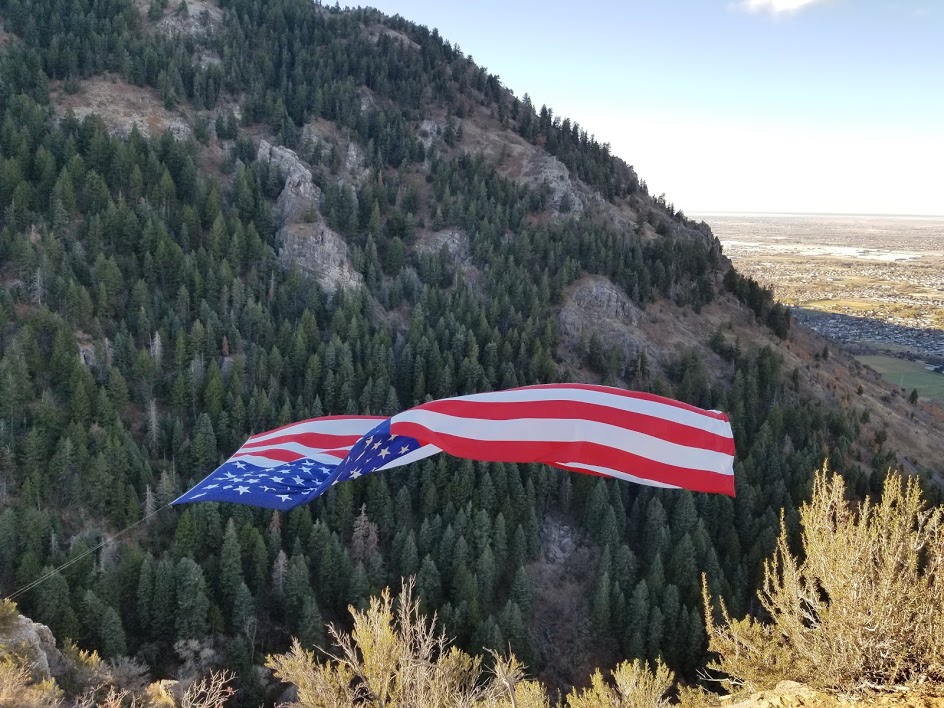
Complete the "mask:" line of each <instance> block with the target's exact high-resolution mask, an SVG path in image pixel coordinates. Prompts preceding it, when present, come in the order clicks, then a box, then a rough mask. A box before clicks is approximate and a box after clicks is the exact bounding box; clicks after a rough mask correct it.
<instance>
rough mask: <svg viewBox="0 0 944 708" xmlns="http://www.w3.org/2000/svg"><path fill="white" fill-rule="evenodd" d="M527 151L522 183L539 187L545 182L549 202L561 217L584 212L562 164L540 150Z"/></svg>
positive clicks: (566, 170)
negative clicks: (549, 190) (548, 192)
mask: <svg viewBox="0 0 944 708" xmlns="http://www.w3.org/2000/svg"><path fill="white" fill-rule="evenodd" d="M528 147H530V148H532V149H531V150H529V151H527V153H526V159H525V162H524V165H523V167H522V170H521V179H522V181H523V182H526V183H528V184H531V185H534V186H540V185H541V184H543V183H544V182H547V184H548V186H549V187H550V188H551V195H550V201H551V206H552V207H553V208H554V210H555V212H556V213H557V214H559V215H561V216H564V217H566V216H575V217H579V216H580V215H581V214H582V213H583V210H584V202H583V198H582V195H581V194H580V192H579V191H578V189H577V186H576V185H575V184H574V182H573V181H572V180H571V179H570V170H568V169H567V167H566V166H565V165H564V163H563V162H561V161H560V160H558V159H557V158H556V157H554V156H553V155H549V154H548V153H546V152H544V150H542V149H540V148H535V147H534V146H532V145H529V146H528Z"/></svg>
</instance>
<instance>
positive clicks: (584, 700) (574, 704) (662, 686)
mask: <svg viewBox="0 0 944 708" xmlns="http://www.w3.org/2000/svg"><path fill="white" fill-rule="evenodd" d="M673 678H674V676H673V674H672V672H671V671H670V670H669V669H668V668H667V667H666V666H665V664H663V663H662V662H661V661H656V665H655V669H650V667H649V664H648V663H643V662H641V661H640V660H639V659H636V660H635V661H634V662H633V663H632V664H630V663H629V662H628V661H624V662H623V663H621V664H620V665H619V666H617V667H616V668H615V669H613V683H614V684H615V686H609V685H607V684H606V683H604V681H603V674H601V673H600V670H599V669H597V670H596V672H595V673H594V674H593V677H592V678H591V680H590V688H587V689H584V690H583V691H580V690H579V689H574V690H573V691H572V692H571V693H570V695H568V696H567V708H662V707H663V706H667V705H669V701H668V700H667V699H666V698H665V694H666V693H667V692H668V691H669V689H670V688H672V682H673Z"/></svg>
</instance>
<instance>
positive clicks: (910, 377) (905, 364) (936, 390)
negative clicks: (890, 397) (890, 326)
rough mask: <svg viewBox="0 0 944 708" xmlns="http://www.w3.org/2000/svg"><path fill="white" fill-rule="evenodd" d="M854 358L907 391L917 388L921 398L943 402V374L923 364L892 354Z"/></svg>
mask: <svg viewBox="0 0 944 708" xmlns="http://www.w3.org/2000/svg"><path fill="white" fill-rule="evenodd" d="M856 359H858V360H859V361H861V362H862V363H863V364H866V365H867V366H871V367H872V368H873V369H875V370H876V371H877V372H878V373H880V374H881V375H882V376H883V377H884V378H885V380H886V381H889V382H891V383H893V384H895V385H896V386H901V387H902V388H903V389H905V390H906V391H907V392H908V393H911V389H913V388H915V389H917V390H918V396H920V397H921V398H930V399H933V400H935V401H938V402H939V403H944V374H936V373H934V372H932V371H928V370H927V369H925V368H924V364H918V363H916V362H913V361H905V360H904V359H897V358H895V357H893V356H867V355H862V356H857V357H856Z"/></svg>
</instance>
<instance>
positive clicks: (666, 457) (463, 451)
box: [172, 384, 734, 510]
mask: <svg viewBox="0 0 944 708" xmlns="http://www.w3.org/2000/svg"><path fill="white" fill-rule="evenodd" d="M438 452H447V453H449V454H451V455H454V456H456V457H461V458H465V459H469V460H478V461H483V462H517V463H525V462H539V463H544V464H547V465H551V466H553V467H559V468H561V469H565V470H570V471H573V472H582V473H584V474H592V475H599V476H604V477H613V478H616V479H622V480H626V481H629V482H636V483H638V484H647V485H651V486H656V487H667V488H674V489H689V490H692V491H696V492H714V493H718V494H727V495H729V496H734V467H733V465H734V437H733V435H732V433H731V425H730V423H729V422H728V418H727V416H726V415H725V414H724V413H721V412H719V411H706V410H703V409H701V408H696V407H695V406H691V405H688V404H686V403H681V402H679V401H673V400H671V399H668V398H663V397H661V396H655V395H653V394H649V393H640V392H635V391H624V390H622V389H618V388H611V387H608V386H594V385H590V384H547V385H541V386H525V387H522V388H513V389H508V390H506V391H491V392H488V393H476V394H472V395H469V396H458V397H456V398H444V399H440V400H438V401H430V402H428V403H424V404H422V405H419V406H416V407H415V408H410V409H409V410H407V411H404V412H402V413H398V414H397V415H395V416H393V417H391V418H382V417H375V416H328V417H325V418H315V419H312V420H306V421H302V422H300V423H294V424H292V425H287V426H285V427H282V428H277V429H276V430H270V431H268V432H264V433H259V434H258V435H254V436H252V437H251V438H249V440H247V441H246V443H245V444H244V445H243V446H242V447H240V448H239V450H237V451H236V452H235V453H234V454H233V456H232V457H230V458H229V459H228V460H227V461H226V462H225V463H223V464H222V465H221V466H220V467H219V468H218V469H217V470H215V471H214V472H213V473H212V474H211V475H209V476H208V477H207V478H206V479H204V480H203V481H201V482H200V483H199V484H197V485H196V486H195V487H194V488H193V489H191V490H189V491H188V492H186V493H185V494H183V495H182V496H181V497H179V498H178V499H176V500H175V501H174V502H172V503H173V504H185V503H188V502H198V501H217V502H236V503H240V504H250V505H253V506H263V507H268V508H271V509H283V510H284V509H291V508H293V507H296V506H299V505H300V504H305V503H307V502H309V501H311V500H313V499H316V498H317V497H319V496H321V495H322V494H324V493H325V492H326V491H327V490H328V489H330V488H331V486H332V485H334V484H337V483H338V482H344V481H347V480H351V479H357V478H359V477H362V476H363V475H366V474H370V473H371V472H376V471H378V470H387V469H391V468H394V467H399V466H401V465H405V464H409V463H410V462H415V461H416V460H421V459H423V458H426V457H429V456H431V455H435V454H436V453H438Z"/></svg>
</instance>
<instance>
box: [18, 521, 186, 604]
mask: <svg viewBox="0 0 944 708" xmlns="http://www.w3.org/2000/svg"><path fill="white" fill-rule="evenodd" d="M169 508H170V504H165V505H164V506H162V507H161V508H160V509H156V510H155V511H152V512H151V513H150V514H148V515H147V516H142V517H141V518H140V519H138V520H137V521H135V522H134V523H133V524H131V525H130V526H126V527H125V528H123V529H121V531H118V532H116V533H115V534H113V535H112V536H108V537H107V538H105V539H104V540H103V541H102V542H101V543H99V544H98V545H97V546H94V547H93V548H90V549H88V550H87V551H85V553H82V554H81V555H78V556H76V557H75V558H72V559H71V560H68V561H66V562H65V563H63V564H62V565H60V566H59V567H58V568H54V569H52V570H50V571H49V572H48V573H46V574H45V575H43V576H41V577H39V578H37V579H36V580H34V581H33V582H31V583H28V584H26V585H24V586H23V587H21V588H20V589H19V590H17V591H16V592H14V593H13V594H12V595H7V596H6V597H5V598H3V599H4V600H11V601H12V600H15V599H16V598H18V597H19V596H20V595H22V594H24V593H27V592H29V591H30V590H32V589H33V588H35V587H36V586H38V585H40V584H42V583H43V582H45V581H46V580H49V578H51V577H52V576H54V575H55V574H56V573H59V572H61V571H63V570H65V569H66V568H68V567H69V566H70V565H72V564H73V563H78V562H79V561H80V560H82V559H83V558H85V557H86V556H88V555H90V554H92V553H95V551H97V550H99V549H100V548H102V547H104V546H106V545H107V544H109V543H111V542H112V541H114V540H115V539H116V538H118V537H119V536H122V535H124V534H126V533H127V532H128V531H130V530H131V529H133V528H134V527H135V526H137V525H138V524H140V523H143V522H145V521H147V520H148V519H150V518H151V517H152V516H157V515H158V514H160V513H161V512H162V511H164V509H169Z"/></svg>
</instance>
